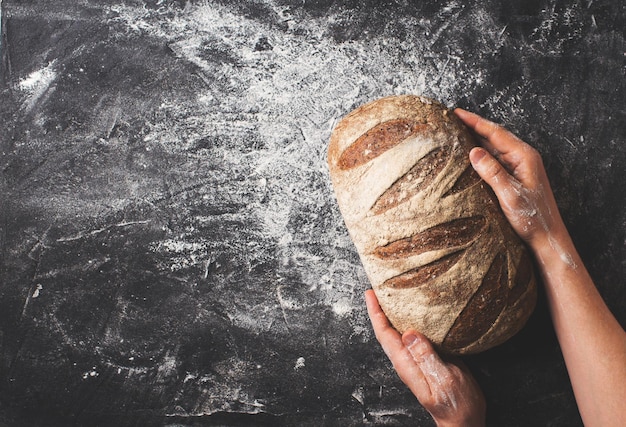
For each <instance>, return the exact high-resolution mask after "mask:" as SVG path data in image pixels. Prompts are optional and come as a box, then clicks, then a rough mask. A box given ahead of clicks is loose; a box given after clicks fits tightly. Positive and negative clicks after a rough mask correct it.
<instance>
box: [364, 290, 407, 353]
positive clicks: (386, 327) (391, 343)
mask: <svg viewBox="0 0 626 427" xmlns="http://www.w3.org/2000/svg"><path fill="white" fill-rule="evenodd" d="M365 304H366V306H367V313H368V314H369V316H370V321H371V322H372V327H373V328H374V333H375V334H376V339H378V342H380V345H381V346H382V347H383V350H385V353H387V356H389V358H391V356H390V353H395V352H397V351H400V350H401V349H403V348H404V346H403V345H402V339H401V338H400V334H399V333H398V331H396V330H395V329H394V328H393V326H391V323H389V319H387V316H386V315H385V313H384V312H383V310H382V308H380V305H379V304H378V298H376V294H375V293H374V291H373V290H372V289H369V290H367V291H365Z"/></svg>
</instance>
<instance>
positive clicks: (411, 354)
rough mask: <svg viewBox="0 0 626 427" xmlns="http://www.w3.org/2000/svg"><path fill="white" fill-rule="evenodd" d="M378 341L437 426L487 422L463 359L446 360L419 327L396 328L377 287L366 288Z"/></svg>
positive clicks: (370, 313) (478, 393) (481, 398)
mask: <svg viewBox="0 0 626 427" xmlns="http://www.w3.org/2000/svg"><path fill="white" fill-rule="evenodd" d="M365 302H366V304H367V311H368V313H369V316H370V320H371V321H372V327H373V328H374V333H375V334H376V338H377V339H378V342H379V343H380V345H381V346H382V348H383V350H384V351H385V353H386V354H387V357H389V360H390V361H391V363H392V364H393V367H394V369H395V370H396V372H397V373H398V376H399V377H400V379H401V380H402V381H403V382H404V384H406V385H407V386H408V387H409V389H410V390H411V391H412V392H413V394H414V395H415V397H417V400H419V402H420V403H421V404H422V406H423V407H424V408H425V409H426V410H427V411H428V412H429V413H430V414H431V415H432V417H433V418H434V420H435V422H436V423H437V426H439V427H443V426H468V427H469V426H484V425H485V412H486V404H485V398H484V396H483V393H482V391H481V390H480V387H479V386H478V384H477V383H476V381H475V380H474V377H472V374H470V372H469V370H468V369H467V367H466V366H465V365H464V364H463V363H462V362H461V361H460V360H454V361H443V360H442V359H441V358H440V357H439V355H438V354H437V352H436V351H435V349H434V348H433V346H432V344H431V343H430V341H428V339H427V338H426V337H425V336H424V335H422V334H420V333H419V332H417V331H413V330H409V331H406V332H405V333H404V334H403V335H402V336H401V335H400V333H399V332H398V331H396V330H395V329H394V328H393V327H392V326H391V324H390V323H389V319H387V316H386V315H385V313H384V312H383V311H382V309H381V308H380V305H379V304H378V299H377V298H376V294H374V291H373V290H371V289H370V290H368V291H366V292H365Z"/></svg>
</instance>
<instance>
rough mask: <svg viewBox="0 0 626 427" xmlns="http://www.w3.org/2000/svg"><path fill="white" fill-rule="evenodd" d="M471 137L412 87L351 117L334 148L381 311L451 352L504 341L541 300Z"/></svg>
mask: <svg viewBox="0 0 626 427" xmlns="http://www.w3.org/2000/svg"><path fill="white" fill-rule="evenodd" d="M475 145H476V143H475V141H474V139H473V136H472V134H471V133H470V131H469V130H468V129H467V127H466V126H465V125H464V124H463V123H462V122H461V121H460V120H459V119H458V118H457V117H456V116H455V115H454V113H453V112H452V111H450V110H448V109H447V108H446V107H445V106H443V105H442V104H440V103H438V102H436V101H434V100H431V99H427V98H424V97H420V96H408V95H406V96H393V97H387V98H382V99H379V100H377V101H374V102H371V103H369V104H366V105H363V106H361V107H360V108H357V109H356V110H354V111H353V112H351V113H350V114H348V115H347V116H346V117H344V118H343V119H342V120H341V121H340V122H339V123H338V124H337V126H336V128H335V129H334V131H333V133H332V136H331V139H330V145H329V148H328V164H329V168H330V176H331V180H332V183H333V188H334V190H335V195H336V197H337V201H338V204H339V209H340V211H341V213H342V216H343V218H344V221H345V223H346V226H347V228H348V232H349V233H350V236H351V238H352V240H353V242H354V244H355V246H356V249H357V251H358V253H359V256H360V258H361V261H362V263H363V266H364V268H365V271H366V273H367V275H368V278H369V279H370V281H371V284H372V287H373V289H374V291H375V292H376V295H377V297H378V300H379V302H380V305H381V307H382V309H383V311H384V312H385V314H386V315H387V317H388V318H389V320H390V322H391V324H392V325H393V326H394V327H395V328H396V329H397V330H398V331H399V332H401V333H403V332H404V331H406V330H407V329H409V328H413V329H416V330H418V331H420V332H422V333H423V334H425V335H426V336H427V337H428V338H429V339H430V340H431V341H432V342H433V344H434V345H435V346H436V347H437V348H438V350H440V351H442V352H444V353H448V354H468V353H477V352H480V351H484V350H486V349H488V348H491V347H493V346H495V345H498V344H501V343H502V342H504V341H506V340H507V339H509V338H510V337H511V336H513V335H514V334H515V333H516V332H518V331H519V330H520V329H521V328H522V326H523V325H524V324H525V322H526V320H527V319H528V317H529V316H530V314H531V312H532V310H533V309H534V306H535V302H536V293H537V292H536V282H535V275H534V272H533V265H532V262H531V260H530V258H529V255H528V253H527V250H526V248H525V246H524V244H523V242H522V241H521V240H520V239H519V237H518V236H517V235H516V234H515V232H514V231H513V229H512V228H511V226H510V225H509V223H508V221H507V220H506V218H505V217H504V214H503V213H502V211H501V209H500V206H499V204H498V201H497V199H496V197H495V195H494V194H493V192H492V190H491V188H489V186H488V185H487V184H486V183H484V181H482V180H481V179H480V177H479V176H478V174H477V173H476V172H475V171H474V170H473V168H472V166H471V165H470V163H469V158H468V154H469V151H470V150H471V148H472V147H473V146H475Z"/></svg>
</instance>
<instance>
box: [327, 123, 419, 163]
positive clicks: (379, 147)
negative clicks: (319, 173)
mask: <svg viewBox="0 0 626 427" xmlns="http://www.w3.org/2000/svg"><path fill="white" fill-rule="evenodd" d="M426 129H428V124H427V123H417V122H416V121H414V120H409V119H395V120H388V121H386V122H383V123H380V124H378V125H376V126H374V127H373V128H371V129H369V130H368V131H367V132H365V133H364V134H363V135H361V136H360V137H359V138H358V139H357V140H356V141H354V143H353V144H352V145H350V146H349V147H348V148H347V149H346V150H345V151H344V152H343V153H342V154H341V156H340V157H339V161H338V162H337V165H338V166H339V168H340V169H343V170H346V169H352V168H355V167H358V166H361V165H363V164H365V163H367V162H369V161H371V160H372V159H374V158H376V157H378V156H380V155H381V154H382V153H384V152H385V151H387V150H389V149H391V148H393V147H395V146H396V145H398V144H400V143H401V142H403V141H405V140H406V139H408V138H410V137H411V136H413V135H415V134H418V133H421V132H424V131H425V130H426Z"/></svg>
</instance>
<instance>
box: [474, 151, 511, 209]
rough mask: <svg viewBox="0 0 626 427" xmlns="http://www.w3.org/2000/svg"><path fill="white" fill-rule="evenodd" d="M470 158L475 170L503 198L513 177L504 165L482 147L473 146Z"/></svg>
mask: <svg viewBox="0 0 626 427" xmlns="http://www.w3.org/2000/svg"><path fill="white" fill-rule="evenodd" d="M469 158H470V162H471V163H472V167H473V168H474V170H476V172H477V173H478V175H480V177H481V178H482V179H483V180H484V181H485V182H486V183H487V184H489V186H490V187H491V188H492V189H493V191H494V192H495V193H496V195H497V196H498V198H501V196H503V195H504V194H505V193H506V189H507V188H508V187H510V185H511V178H512V177H511V175H509V173H508V172H507V170H506V169H505V168H504V166H502V164H501V163H500V162H499V161H497V160H496V159H495V158H494V157H493V156H492V155H491V154H489V153H488V152H487V150H485V149H484V148H481V147H474V148H472V151H470V154H469Z"/></svg>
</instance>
